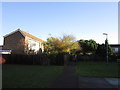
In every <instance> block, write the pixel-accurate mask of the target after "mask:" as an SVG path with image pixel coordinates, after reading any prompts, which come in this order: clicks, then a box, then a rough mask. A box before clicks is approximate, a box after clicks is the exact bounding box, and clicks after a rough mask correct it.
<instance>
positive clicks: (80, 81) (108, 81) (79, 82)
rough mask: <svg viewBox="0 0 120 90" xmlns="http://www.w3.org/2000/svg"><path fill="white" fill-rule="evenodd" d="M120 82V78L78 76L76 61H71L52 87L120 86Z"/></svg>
mask: <svg viewBox="0 0 120 90" xmlns="http://www.w3.org/2000/svg"><path fill="white" fill-rule="evenodd" d="M118 82H120V78H119V79H118V78H94V77H93V78H92V77H78V76H77V75H76V74H75V63H74V62H69V63H68V65H67V66H65V69H64V72H63V73H62V74H61V75H59V76H58V77H57V78H56V80H55V81H54V82H53V84H52V86H51V88H120V83H118ZM118 85H119V86H118Z"/></svg>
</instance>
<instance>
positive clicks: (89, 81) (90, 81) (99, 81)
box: [79, 77, 118, 88]
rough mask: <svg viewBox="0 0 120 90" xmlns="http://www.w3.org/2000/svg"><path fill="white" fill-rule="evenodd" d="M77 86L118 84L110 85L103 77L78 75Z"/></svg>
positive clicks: (91, 86) (108, 86) (97, 86)
mask: <svg viewBox="0 0 120 90" xmlns="http://www.w3.org/2000/svg"><path fill="white" fill-rule="evenodd" d="M109 80H110V78H109ZM112 83H114V82H112ZM79 88H118V86H116V85H111V84H110V83H109V82H108V81H107V80H106V79H105V78H92V77H79Z"/></svg>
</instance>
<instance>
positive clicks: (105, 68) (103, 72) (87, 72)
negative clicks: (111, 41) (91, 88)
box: [75, 62, 120, 78]
mask: <svg viewBox="0 0 120 90" xmlns="http://www.w3.org/2000/svg"><path fill="white" fill-rule="evenodd" d="M75 68H76V73H77V75H78V76H87V77H112V78H120V74H118V72H119V71H118V70H119V64H118V63H114V62H109V63H108V64H107V63H106V62H79V63H78V64H77V66H76V67H75Z"/></svg>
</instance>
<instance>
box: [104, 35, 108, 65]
mask: <svg viewBox="0 0 120 90" xmlns="http://www.w3.org/2000/svg"><path fill="white" fill-rule="evenodd" d="M103 35H106V42H107V40H108V34H107V33H103ZM106 54H107V55H106V57H107V63H108V43H107V45H106Z"/></svg>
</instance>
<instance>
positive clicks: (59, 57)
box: [2, 54, 69, 65]
mask: <svg viewBox="0 0 120 90" xmlns="http://www.w3.org/2000/svg"><path fill="white" fill-rule="evenodd" d="M2 57H3V58H4V59H5V60H6V62H5V63H6V64H30V65H32V64H34V65H64V64H66V61H68V57H69V56H66V55H63V54H50V55H46V54H41V55H17V54H11V55H8V54H6V55H2ZM66 57H67V58H66Z"/></svg>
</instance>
